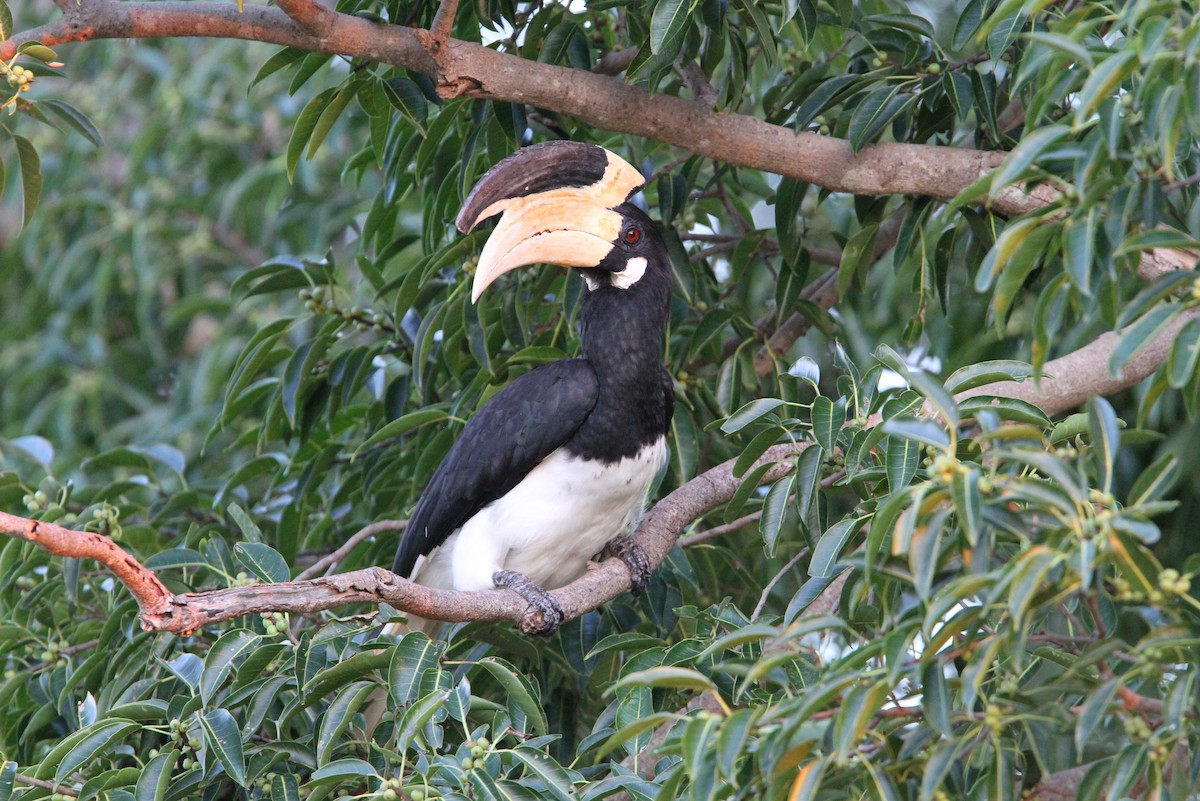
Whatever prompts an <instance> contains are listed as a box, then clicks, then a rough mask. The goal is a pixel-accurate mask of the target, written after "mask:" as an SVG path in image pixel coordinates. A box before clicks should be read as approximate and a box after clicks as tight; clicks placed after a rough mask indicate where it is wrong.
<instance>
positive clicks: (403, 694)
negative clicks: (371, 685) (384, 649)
mask: <svg viewBox="0 0 1200 801" xmlns="http://www.w3.org/2000/svg"><path fill="white" fill-rule="evenodd" d="M445 649H446V644H445V643H443V642H441V641H440V640H431V639H429V637H427V636H426V635H425V634H423V633H421V632H419V631H414V632H410V633H408V634H405V635H404V638H403V639H402V640H400V642H399V643H397V644H396V648H395V649H394V650H393V651H392V660H391V665H390V667H389V668H388V689H389V690H390V692H391V694H392V703H394V704H396V705H397V706H403V705H405V704H409V703H412V702H413V701H415V700H416V699H417V694H418V691H419V690H420V688H421V682H422V679H423V678H424V676H425V674H426V673H428V672H429V671H431V670H438V661H439V660H440V659H441V656H442V652H443V651H445Z"/></svg>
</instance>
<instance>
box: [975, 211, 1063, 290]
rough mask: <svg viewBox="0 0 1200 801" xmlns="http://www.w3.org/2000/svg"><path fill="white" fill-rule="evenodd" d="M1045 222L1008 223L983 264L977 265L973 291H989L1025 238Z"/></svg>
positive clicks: (1027, 220)
mask: <svg viewBox="0 0 1200 801" xmlns="http://www.w3.org/2000/svg"><path fill="white" fill-rule="evenodd" d="M1045 222H1046V219H1045V218H1043V217H1026V218H1025V219H1023V220H1017V221H1016V222H1014V223H1009V225H1008V226H1007V227H1006V228H1005V229H1004V230H1003V231H1002V232H1001V233H1000V236H998V237H997V238H996V244H994V245H993V246H992V249H991V250H989V251H988V254H987V255H986V256H984V258H983V263H982V264H980V265H979V272H977V273H976V274H975V291H976V292H987V291H988V290H989V289H991V288H992V282H993V281H995V280H996V277H997V276H998V275H1000V271H1001V270H1002V269H1004V266H1005V265H1006V264H1008V262H1009V259H1011V258H1012V256H1013V254H1014V253H1016V252H1017V248H1019V247H1020V246H1021V243H1023V242H1024V241H1025V238H1026V237H1028V236H1029V235H1030V234H1032V233H1033V232H1034V231H1035V230H1037V228H1038V227H1039V226H1041V225H1042V224H1043V223H1045Z"/></svg>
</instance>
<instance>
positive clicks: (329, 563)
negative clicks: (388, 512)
mask: <svg viewBox="0 0 1200 801" xmlns="http://www.w3.org/2000/svg"><path fill="white" fill-rule="evenodd" d="M406 528H408V521H407V520H378V521H376V522H374V523H371V524H370V525H366V526H363V527H362V528H361V529H359V530H358V531H357V532H355V533H354V535H353V536H351V537H350V539H348V540H346V541H345V542H344V543H342V545H341V547H339V548H338V549H337V550H336V551H334V552H333V553H330V554H328V555H326V556H323V557H322V558H321V559H319V560H317V561H316V562H314V563H313V564H311V565H309V566H308V567H307V568H305V569H304V570H303V571H301V572H300V574H299V575H297V576H296V580H297V581H302V580H304V579H310V578H312V577H313V576H315V575H317V574H318V573H320V572H321V571H322V570H324V571H325V575H327V576H328V575H329V574H330V573H332V572H333V569H334V568H335V567H337V566H338V565H339V564H341V562H342V560H343V559H345V558H346V557H347V556H349V555H350V552H351V551H353V550H354V549H355V548H357V547H358V544H359V543H361V542H362V541H363V540H368V539H370V538H371V537H374V536H375V535H376V534H379V533H381V532H384V531H404V529H406Z"/></svg>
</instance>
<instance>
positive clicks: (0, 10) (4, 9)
mask: <svg viewBox="0 0 1200 801" xmlns="http://www.w3.org/2000/svg"><path fill="white" fill-rule="evenodd" d="M13 33H14V31H13V15H12V10H11V9H9V7H8V0H0V42H2V41H4V40H5V39H8V38H11V37H12V35H13ZM10 764H11V765H13V766H14V767H13V771H14V772H15V771H16V767H15V765H16V763H15V762H14V763H9V762H5V763H4V769H5V770H7V769H8V766H9V765H10ZM2 784H3V774H2V773H0V787H2ZM0 792H2V790H0ZM9 792H12V785H11V782H10V784H9ZM0 801H8V799H7V798H2V797H0Z"/></svg>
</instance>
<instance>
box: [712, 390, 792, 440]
mask: <svg viewBox="0 0 1200 801" xmlns="http://www.w3.org/2000/svg"><path fill="white" fill-rule="evenodd" d="M782 405H783V401H781V400H780V399H779V398H757V399H756V400H752V401H750V402H749V403H747V404H746V405H745V406H743V407H742V408H740V409H738V410H737V411H736V412H734V413H733V414H731V415H729V419H728V420H726V421H725V422H724V423H722V424H721V431H722V432H724V433H726V434H735V433H737V432H738V431H741V430H742V429H743V428H745V427H746V426H748V425H750V424H751V423H753V422H754V421H755V420H758V419H759V418H760V417H765V416H766V415H768V414H770V413H771V412H773V411H775V410H776V409H778V408H779V407H780V406H782Z"/></svg>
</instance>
